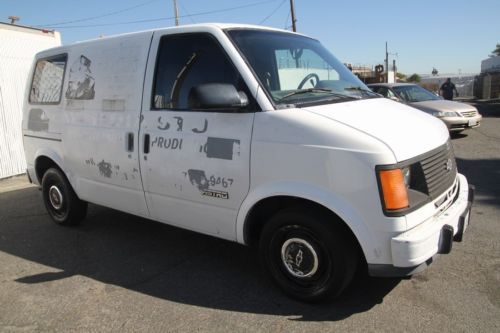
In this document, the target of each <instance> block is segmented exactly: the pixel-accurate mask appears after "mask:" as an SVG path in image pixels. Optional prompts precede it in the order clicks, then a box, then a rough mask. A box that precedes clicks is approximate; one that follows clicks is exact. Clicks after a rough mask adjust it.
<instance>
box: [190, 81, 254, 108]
mask: <svg viewBox="0 0 500 333" xmlns="http://www.w3.org/2000/svg"><path fill="white" fill-rule="evenodd" d="M247 105H248V97H247V95H246V94H245V93H244V92H243V91H237V90H236V87H235V86H233V85H232V84H228V83H205V84H200V85H199V86H196V87H193V88H191V90H190V91H189V96H188V106H189V108H190V109H193V110H200V109H220V110H237V109H241V108H244V107H245V106H247Z"/></svg>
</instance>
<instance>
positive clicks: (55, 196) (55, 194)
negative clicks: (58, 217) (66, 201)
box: [49, 185, 63, 209]
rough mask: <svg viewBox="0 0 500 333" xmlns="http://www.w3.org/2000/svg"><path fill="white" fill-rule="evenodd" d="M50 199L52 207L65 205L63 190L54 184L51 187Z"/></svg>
mask: <svg viewBox="0 0 500 333" xmlns="http://www.w3.org/2000/svg"><path fill="white" fill-rule="evenodd" d="M49 200H50V204H51V205H52V207H54V208H55V209H61V208H62V206H63V196H62V193H61V191H60V190H59V189H58V188H57V186H55V185H52V186H51V187H50V188H49Z"/></svg>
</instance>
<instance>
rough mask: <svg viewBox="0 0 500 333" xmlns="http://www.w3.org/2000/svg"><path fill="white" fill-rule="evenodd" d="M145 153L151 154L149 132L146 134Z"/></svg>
mask: <svg viewBox="0 0 500 333" xmlns="http://www.w3.org/2000/svg"><path fill="white" fill-rule="evenodd" d="M144 154H149V134H144Z"/></svg>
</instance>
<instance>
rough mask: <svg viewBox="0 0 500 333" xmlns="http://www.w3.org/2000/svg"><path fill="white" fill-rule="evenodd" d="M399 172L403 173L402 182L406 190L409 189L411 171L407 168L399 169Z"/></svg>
mask: <svg viewBox="0 0 500 333" xmlns="http://www.w3.org/2000/svg"><path fill="white" fill-rule="evenodd" d="M401 172H402V173H403V180H404V183H405V186H406V188H409V187H410V183H411V169H410V167H409V166H407V167H404V168H402V169H401Z"/></svg>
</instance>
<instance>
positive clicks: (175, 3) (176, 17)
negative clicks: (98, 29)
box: [174, 0, 179, 26]
mask: <svg viewBox="0 0 500 333" xmlns="http://www.w3.org/2000/svg"><path fill="white" fill-rule="evenodd" d="M174 13H175V25H176V26H178V25H179V10H178V9H177V0H174Z"/></svg>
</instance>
